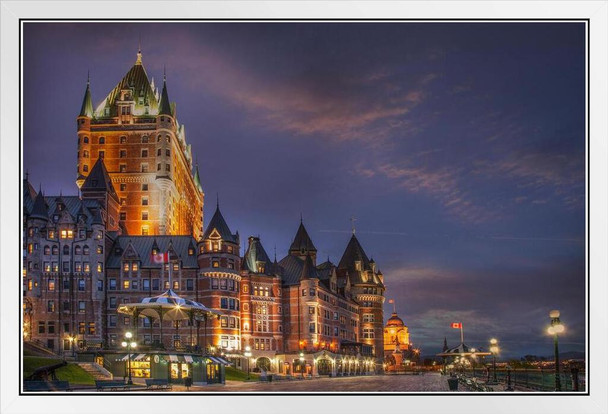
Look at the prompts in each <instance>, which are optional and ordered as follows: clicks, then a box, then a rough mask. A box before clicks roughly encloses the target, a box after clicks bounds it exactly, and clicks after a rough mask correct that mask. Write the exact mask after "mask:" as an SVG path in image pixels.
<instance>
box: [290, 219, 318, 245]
mask: <svg viewBox="0 0 608 414" xmlns="http://www.w3.org/2000/svg"><path fill="white" fill-rule="evenodd" d="M302 250H304V251H306V252H316V251H317V248H316V247H315V245H314V244H313V243H312V240H311V239H310V236H309V235H308V232H307V231H306V228H305V227H304V223H302V221H300V227H298V231H297V233H296V237H295V238H294V239H293V242H292V243H291V246H289V251H290V252H301V251H302Z"/></svg>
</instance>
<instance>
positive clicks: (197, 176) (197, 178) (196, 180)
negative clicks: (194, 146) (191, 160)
mask: <svg viewBox="0 0 608 414" xmlns="http://www.w3.org/2000/svg"><path fill="white" fill-rule="evenodd" d="M194 184H195V185H196V188H198V190H199V191H200V192H201V193H202V192H203V186H202V185H201V177H200V174H199V172H198V164H197V165H196V166H195V167H194Z"/></svg>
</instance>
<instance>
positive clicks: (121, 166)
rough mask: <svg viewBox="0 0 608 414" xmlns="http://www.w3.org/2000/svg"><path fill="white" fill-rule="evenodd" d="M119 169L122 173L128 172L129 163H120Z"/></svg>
mask: <svg viewBox="0 0 608 414" xmlns="http://www.w3.org/2000/svg"><path fill="white" fill-rule="evenodd" d="M118 170H119V171H120V172H121V173H124V172H127V164H120V165H119V166H118Z"/></svg>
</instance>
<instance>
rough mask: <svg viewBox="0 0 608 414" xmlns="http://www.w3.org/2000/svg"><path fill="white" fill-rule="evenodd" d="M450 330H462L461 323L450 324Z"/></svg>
mask: <svg viewBox="0 0 608 414" xmlns="http://www.w3.org/2000/svg"><path fill="white" fill-rule="evenodd" d="M452 328H455V329H460V328H462V323H461V322H454V323H452Z"/></svg>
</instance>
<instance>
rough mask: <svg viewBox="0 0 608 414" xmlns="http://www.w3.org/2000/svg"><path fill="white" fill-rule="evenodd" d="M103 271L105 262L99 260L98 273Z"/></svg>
mask: <svg viewBox="0 0 608 414" xmlns="http://www.w3.org/2000/svg"><path fill="white" fill-rule="evenodd" d="M101 272H103V263H101V262H97V273H101Z"/></svg>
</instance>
